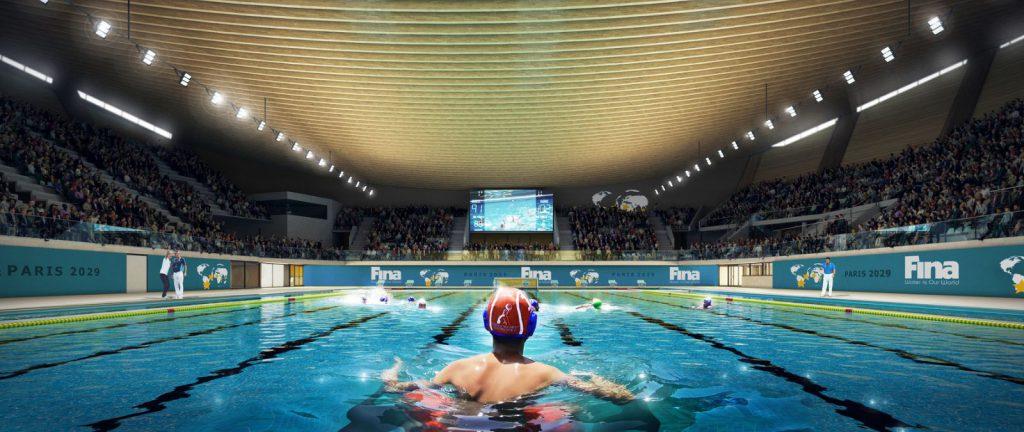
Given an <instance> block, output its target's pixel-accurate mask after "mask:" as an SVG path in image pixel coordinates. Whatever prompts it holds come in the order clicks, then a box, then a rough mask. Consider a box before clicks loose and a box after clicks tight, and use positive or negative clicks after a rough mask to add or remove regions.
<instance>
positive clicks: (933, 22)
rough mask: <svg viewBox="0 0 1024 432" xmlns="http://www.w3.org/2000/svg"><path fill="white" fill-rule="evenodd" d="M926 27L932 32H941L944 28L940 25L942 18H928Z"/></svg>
mask: <svg viewBox="0 0 1024 432" xmlns="http://www.w3.org/2000/svg"><path fill="white" fill-rule="evenodd" d="M928 27H930V28H931V29H932V34H939V33H942V31H943V30H945V29H946V28H945V27H943V26H942V20H941V19H939V17H932V19H930V20H928Z"/></svg>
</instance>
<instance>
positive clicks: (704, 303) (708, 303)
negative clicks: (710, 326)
mask: <svg viewBox="0 0 1024 432" xmlns="http://www.w3.org/2000/svg"><path fill="white" fill-rule="evenodd" d="M711 308H712V305H711V297H704V300H702V301H701V302H700V304H699V305H697V306H693V307H691V309H711Z"/></svg>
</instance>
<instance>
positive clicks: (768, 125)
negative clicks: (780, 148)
mask: <svg viewBox="0 0 1024 432" xmlns="http://www.w3.org/2000/svg"><path fill="white" fill-rule="evenodd" d="M764 125H765V126H767V127H768V130H772V129H775V123H772V121H771V120H765V121H764Z"/></svg>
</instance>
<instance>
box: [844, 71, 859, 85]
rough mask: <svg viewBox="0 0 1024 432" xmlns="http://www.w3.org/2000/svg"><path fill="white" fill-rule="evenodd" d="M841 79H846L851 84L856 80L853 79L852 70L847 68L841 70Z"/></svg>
mask: <svg viewBox="0 0 1024 432" xmlns="http://www.w3.org/2000/svg"><path fill="white" fill-rule="evenodd" d="M843 79H845V80H846V83H847V84H853V83H855V82H857V80H855V79H853V72H850V71H849V70H847V71H846V72H843Z"/></svg>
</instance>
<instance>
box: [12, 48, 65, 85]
mask: <svg viewBox="0 0 1024 432" xmlns="http://www.w3.org/2000/svg"><path fill="white" fill-rule="evenodd" d="M0 61H3V62H4V63H7V65H8V66H10V67H12V68H15V69H17V70H20V71H22V72H25V73H27V74H29V75H32V76H34V77H36V78H38V79H39V80H41V81H45V82H46V83H47V84H53V78H51V77H50V76H49V75H46V74H44V73H42V72H39V71H37V70H35V69H32V68H30V67H28V66H25V65H23V64H21V63H19V62H17V61H15V60H14V59H12V58H10V57H5V56H3V55H0Z"/></svg>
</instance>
